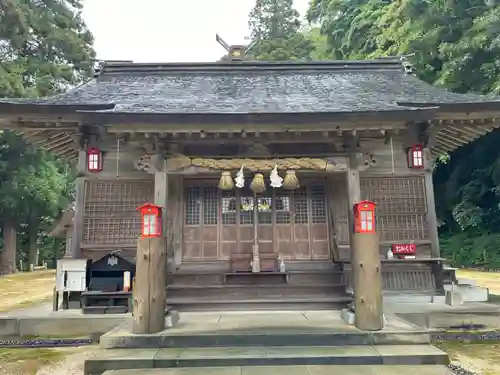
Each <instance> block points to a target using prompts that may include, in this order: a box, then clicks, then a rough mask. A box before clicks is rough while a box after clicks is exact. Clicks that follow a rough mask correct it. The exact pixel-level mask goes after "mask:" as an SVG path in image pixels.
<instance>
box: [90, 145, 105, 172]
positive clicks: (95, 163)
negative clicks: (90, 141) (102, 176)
mask: <svg viewBox="0 0 500 375" xmlns="http://www.w3.org/2000/svg"><path fill="white" fill-rule="evenodd" d="M87 169H88V171H89V172H100V171H102V152H101V150H99V149H98V148H95V147H92V148H89V149H88V150H87Z"/></svg>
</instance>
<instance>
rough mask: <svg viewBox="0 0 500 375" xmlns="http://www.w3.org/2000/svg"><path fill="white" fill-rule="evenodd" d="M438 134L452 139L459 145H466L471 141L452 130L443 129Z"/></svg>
mask: <svg viewBox="0 0 500 375" xmlns="http://www.w3.org/2000/svg"><path fill="white" fill-rule="evenodd" d="M439 133H442V134H443V135H447V136H450V137H452V138H453V139H456V140H457V141H459V142H460V143H464V144H467V143H469V142H470V141H471V137H466V136H464V135H463V134H460V133H459V132H457V131H455V130H452V129H450V128H444V129H441V130H439Z"/></svg>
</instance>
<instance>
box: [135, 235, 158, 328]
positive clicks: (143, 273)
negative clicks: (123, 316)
mask: <svg viewBox="0 0 500 375" xmlns="http://www.w3.org/2000/svg"><path fill="white" fill-rule="evenodd" d="M166 264H167V263H166V246H165V239H164V238H163V237H149V238H142V237H141V238H139V239H138V240H137V259H136V270H135V281H134V293H133V295H134V306H133V309H134V313H133V321H132V333H135V334H148V333H157V332H161V331H163V330H164V329H165V302H166V301H165V299H166V292H165V286H166V276H167V270H166Z"/></svg>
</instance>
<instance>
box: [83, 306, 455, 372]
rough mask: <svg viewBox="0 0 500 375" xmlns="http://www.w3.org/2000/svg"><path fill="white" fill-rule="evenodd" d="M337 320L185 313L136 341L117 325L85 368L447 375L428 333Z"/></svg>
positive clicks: (401, 325)
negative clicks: (379, 328) (368, 327)
mask: <svg viewBox="0 0 500 375" xmlns="http://www.w3.org/2000/svg"><path fill="white" fill-rule="evenodd" d="M189 314H191V315H189ZM195 314H197V315H195ZM338 315H339V314H338V311H314V312H283V313H275V314H270V313H261V314H259V313H258V312H255V313H234V315H229V313H222V314H220V316H217V314H210V313H209V314H207V313H187V315H186V314H181V320H180V321H179V323H178V326H177V327H175V328H171V329H168V330H165V331H164V332H162V333H159V334H154V335H133V334H131V333H130V325H128V326H122V327H117V328H115V329H114V330H112V331H110V332H108V333H107V334H105V335H103V336H102V337H101V342H100V345H101V346H102V347H103V348H104V350H103V351H102V353H101V355H100V356H99V357H94V358H90V359H88V360H87V361H86V362H85V374H86V375H101V374H103V373H105V374H106V375H125V374H129V373H131V372H132V371H135V372H136V373H137V372H138V370H140V372H141V373H142V374H143V375H146V374H151V375H153V374H170V373H172V372H168V370H170V371H172V370H173V369H176V370H175V374H177V373H178V372H177V371H179V369H183V370H182V371H181V372H179V373H185V374H186V375H187V374H198V373H199V374H201V369H200V368H203V369H204V370H205V371H203V373H204V374H207V373H210V372H209V371H216V370H219V372H217V373H218V374H233V373H234V374H241V373H245V374H254V373H255V374H257V373H259V372H256V371H257V370H258V369H260V370H261V371H264V370H263V369H264V367H262V366H265V369H266V370H265V371H264V372H260V373H259V374H265V375H272V374H284V373H287V374H290V375H291V374H304V375H306V374H307V375H309V374H316V373H317V374H318V375H319V374H333V373H335V374H338V373H346V374H347V373H349V374H354V375H355V374H357V373H359V374H369V373H373V374H374V375H375V372H356V371H351V372H346V371H347V370H351V369H352V368H353V367H352V366H356V369H358V370H359V366H363V367H364V368H366V369H367V370H366V371H368V370H369V371H372V370H373V369H374V368H381V369H382V372H378V373H380V374H386V372H385V369H387V370H389V369H391V368H392V366H396V367H395V368H399V370H400V372H399V373H403V372H404V371H412V372H414V373H422V374H427V373H429V374H431V373H432V374H440V375H441V374H442V375H444V374H446V371H447V370H446V367H445V365H447V364H448V363H449V359H448V356H447V354H446V353H444V352H442V351H441V350H439V349H437V348H436V347H434V346H432V345H431V344H430V334H429V332H427V331H424V330H419V329H418V328H417V327H415V326H412V325H411V324H408V323H406V322H404V321H402V320H400V319H399V318H397V317H395V316H389V317H387V318H388V319H387V321H388V323H387V327H386V328H385V329H384V330H382V331H380V332H371V333H369V332H362V331H359V330H357V329H356V328H354V327H350V326H346V325H345V324H343V322H342V320H341V319H340V318H339V317H338ZM301 317H302V319H301ZM213 327H218V328H216V329H214V328H213ZM373 366H375V367H373ZM417 367H418V368H420V370H419V371H420V372H418V371H416V370H415V368H417ZM188 369H190V370H188ZM196 369H199V371H196ZM243 369H245V371H243ZM112 370H114V372H113V371H112ZM118 370H130V372H127V371H126V372H123V373H122V372H120V371H118ZM145 370H147V371H145ZM316 370H317V371H318V372H314V371H316ZM320 370H321V371H323V372H320ZM334 370H335V371H334ZM358 370H357V371H358ZM424 370H425V371H427V370H429V371H431V370H432V371H434V372H422V371H424ZM106 371H109V372H106ZM148 371H149V372H148ZM238 371H240V372H238ZM290 371H292V372H290ZM301 371H302V372H301ZM303 371H309V372H303ZM338 371H340V372H338ZM214 373H215V372H214ZM393 373H394V374H396V372H393ZM399 373H398V374H399Z"/></svg>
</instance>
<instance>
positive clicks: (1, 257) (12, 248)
mask: <svg viewBox="0 0 500 375" xmlns="http://www.w3.org/2000/svg"><path fill="white" fill-rule="evenodd" d="M3 241H4V245H3V249H2V251H0V273H1V274H4V275H9V274H11V273H15V272H16V247H17V232H16V228H15V227H14V226H13V225H12V224H10V223H5V224H4V226H3Z"/></svg>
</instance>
